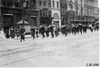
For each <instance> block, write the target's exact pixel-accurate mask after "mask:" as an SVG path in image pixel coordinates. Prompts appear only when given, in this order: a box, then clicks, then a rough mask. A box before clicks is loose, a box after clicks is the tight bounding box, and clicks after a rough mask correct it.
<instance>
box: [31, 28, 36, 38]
mask: <svg viewBox="0 0 100 68" xmlns="http://www.w3.org/2000/svg"><path fill="white" fill-rule="evenodd" d="M31 35H32V37H33V39H34V38H35V27H32V28H31Z"/></svg>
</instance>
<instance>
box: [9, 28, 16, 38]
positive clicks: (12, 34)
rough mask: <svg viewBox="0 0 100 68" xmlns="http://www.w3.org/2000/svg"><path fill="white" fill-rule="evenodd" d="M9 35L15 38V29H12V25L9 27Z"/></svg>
mask: <svg viewBox="0 0 100 68" xmlns="http://www.w3.org/2000/svg"><path fill="white" fill-rule="evenodd" d="M10 36H11V38H15V30H14V27H13V26H11V28H10Z"/></svg>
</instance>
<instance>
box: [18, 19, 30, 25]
mask: <svg viewBox="0 0 100 68" xmlns="http://www.w3.org/2000/svg"><path fill="white" fill-rule="evenodd" d="M16 24H18V25H22V24H29V22H27V21H25V20H24V23H23V20H21V21H19V22H17V23H16Z"/></svg>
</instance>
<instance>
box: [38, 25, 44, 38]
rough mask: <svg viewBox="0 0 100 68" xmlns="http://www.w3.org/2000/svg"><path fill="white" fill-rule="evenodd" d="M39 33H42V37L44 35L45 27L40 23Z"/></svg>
mask: <svg viewBox="0 0 100 68" xmlns="http://www.w3.org/2000/svg"><path fill="white" fill-rule="evenodd" d="M39 31H40V33H41V35H42V38H44V37H45V35H44V33H45V27H44V25H41V26H40V30H39Z"/></svg>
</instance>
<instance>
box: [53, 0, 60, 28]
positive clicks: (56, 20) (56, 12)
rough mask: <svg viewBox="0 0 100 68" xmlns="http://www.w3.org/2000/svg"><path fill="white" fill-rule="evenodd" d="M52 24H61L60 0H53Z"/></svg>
mask: <svg viewBox="0 0 100 68" xmlns="http://www.w3.org/2000/svg"><path fill="white" fill-rule="evenodd" d="M51 16H52V17H53V20H52V24H54V25H57V26H61V12H60V0H51Z"/></svg>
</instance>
